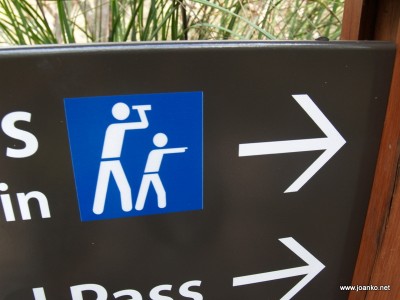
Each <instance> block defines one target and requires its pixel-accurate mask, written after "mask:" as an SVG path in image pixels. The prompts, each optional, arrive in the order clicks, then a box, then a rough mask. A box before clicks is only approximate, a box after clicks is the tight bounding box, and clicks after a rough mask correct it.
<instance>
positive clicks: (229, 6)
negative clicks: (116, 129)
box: [0, 0, 344, 45]
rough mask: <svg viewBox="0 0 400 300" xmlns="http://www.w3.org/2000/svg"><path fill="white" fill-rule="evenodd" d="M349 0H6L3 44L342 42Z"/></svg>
mask: <svg viewBox="0 0 400 300" xmlns="http://www.w3.org/2000/svg"><path fill="white" fill-rule="evenodd" d="M343 2H344V0H86V1H82V0H0V43H5V44H19V45H26V44H51V43H76V42H79V43H82V42H125V41H152V40H154V41H157V40H204V39H225V40H226V39H314V38H316V37H318V36H326V37H329V38H330V39H337V38H338V37H339V35H340V30H341V18H342V13H343Z"/></svg>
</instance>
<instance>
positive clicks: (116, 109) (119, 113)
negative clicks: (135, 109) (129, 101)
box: [112, 102, 130, 121]
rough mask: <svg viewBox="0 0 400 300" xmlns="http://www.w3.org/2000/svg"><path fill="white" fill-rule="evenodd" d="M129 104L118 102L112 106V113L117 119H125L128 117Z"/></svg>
mask: <svg viewBox="0 0 400 300" xmlns="http://www.w3.org/2000/svg"><path fill="white" fill-rule="evenodd" d="M129 114H130V110H129V106H128V105H126V104H125V103H122V102H118V103H116V104H114V106H113V108H112V115H113V116H114V118H116V119H117V120H119V121H123V120H126V119H127V118H128V117H129Z"/></svg>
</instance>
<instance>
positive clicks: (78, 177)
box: [64, 92, 203, 221]
mask: <svg viewBox="0 0 400 300" xmlns="http://www.w3.org/2000/svg"><path fill="white" fill-rule="evenodd" d="M64 104H65V113H66V119H67V127H68V136H69V142H70V148H71V154H72V163H73V169H74V176H75V184H76V190H77V196H78V202H79V209H80V214H81V220H82V221H92V220H101V219H112V218H123V217H133V216H141V215H152V214H163V213H172V212H181V211H189V210H200V209H202V208H203V96H202V92H187V93H183V92H182V93H165V94H139V95H124V96H102V97H87V98H68V99H65V101H64Z"/></svg>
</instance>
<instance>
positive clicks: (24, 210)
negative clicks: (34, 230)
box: [0, 182, 51, 222]
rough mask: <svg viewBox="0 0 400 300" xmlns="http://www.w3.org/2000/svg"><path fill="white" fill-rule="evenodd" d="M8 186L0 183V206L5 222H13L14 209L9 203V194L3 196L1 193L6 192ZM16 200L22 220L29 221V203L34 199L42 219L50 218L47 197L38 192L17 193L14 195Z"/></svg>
mask: <svg viewBox="0 0 400 300" xmlns="http://www.w3.org/2000/svg"><path fill="white" fill-rule="evenodd" d="M7 190H8V185H7V184H6V183H4V182H0V193H1V194H0V199H1V205H2V206H3V211H4V216H5V218H6V221H7V222H12V221H15V220H16V219H15V213H14V208H13V205H12V201H11V196H10V194H3V192H7ZM16 197H17V200H18V206H19V210H20V213H21V217H22V220H30V219H31V218H32V217H31V210H30V207H29V203H31V202H32V199H35V200H36V201H37V203H38V204H39V210H40V213H41V216H42V219H45V218H50V217H51V216H50V208H49V202H48V201H47V197H46V196H45V195H44V194H43V193H42V192H39V191H32V192H29V193H17V194H16Z"/></svg>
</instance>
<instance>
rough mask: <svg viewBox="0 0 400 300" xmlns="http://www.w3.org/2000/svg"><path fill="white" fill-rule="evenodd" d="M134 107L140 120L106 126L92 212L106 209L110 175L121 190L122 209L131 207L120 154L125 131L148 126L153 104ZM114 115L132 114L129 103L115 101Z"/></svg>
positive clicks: (128, 209) (122, 116) (124, 116)
mask: <svg viewBox="0 0 400 300" xmlns="http://www.w3.org/2000/svg"><path fill="white" fill-rule="evenodd" d="M132 110H137V112H138V114H139V118H140V121H138V122H121V123H113V124H110V125H109V126H108V127H107V130H106V133H105V137H104V144H103V152H102V154H101V162H100V169H99V175H98V179H97V185H96V192H95V197H94V203H93V212H94V213H95V214H97V215H100V214H102V213H103V211H104V205H105V201H106V196H107V191H108V185H109V182H110V175H111V174H112V175H113V177H114V180H115V182H116V184H117V187H118V190H119V192H120V197H121V207H122V210H123V211H126V212H128V211H131V210H132V192H131V187H130V184H129V182H128V180H127V178H126V175H125V172H124V169H123V168H122V165H121V161H120V157H121V152H122V146H123V143H124V137H125V132H126V131H127V130H136V129H145V128H147V127H148V126H149V122H148V120H147V116H146V111H147V110H151V105H136V106H132ZM112 115H113V117H114V118H115V119H117V120H118V121H125V120H126V119H127V118H128V117H129V115H130V109H129V106H128V105H126V104H125V103H122V102H119V103H116V104H114V106H113V107H112Z"/></svg>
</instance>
